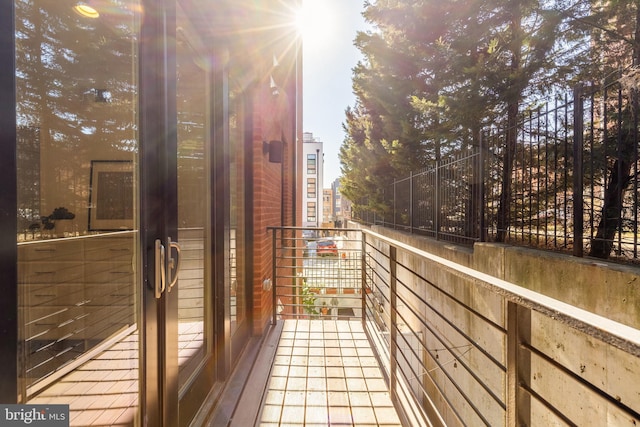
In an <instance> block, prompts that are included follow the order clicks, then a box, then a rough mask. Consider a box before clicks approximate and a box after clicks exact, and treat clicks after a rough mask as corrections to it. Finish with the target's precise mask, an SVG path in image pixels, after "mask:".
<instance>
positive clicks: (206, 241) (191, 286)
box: [169, 10, 213, 425]
mask: <svg viewBox="0 0 640 427" xmlns="http://www.w3.org/2000/svg"><path fill="white" fill-rule="evenodd" d="M205 57H206V56H205V55H204V47H203V46H202V44H201V42H200V41H199V38H198V37H197V35H196V34H195V31H194V30H193V29H192V27H191V26H190V25H189V22H188V21H187V18H186V17H185V15H184V14H183V13H181V11H180V10H179V11H178V27H177V29H176V66H177V67H176V76H177V84H176V98H177V116H178V117H177V139H178V141H177V142H178V145H177V147H178V148H177V151H178V152H177V169H178V170H177V179H178V185H177V190H178V194H177V201H178V216H177V229H178V243H179V244H180V247H181V255H180V269H179V272H178V284H177V285H176V288H177V293H178V313H177V319H178V338H177V341H178V342H177V345H178V352H177V355H178V368H179V369H178V370H179V374H178V386H179V388H180V391H179V393H180V397H181V400H180V403H179V414H180V424H181V425H184V424H186V423H187V422H188V421H189V420H190V419H191V417H192V416H193V412H194V411H195V410H197V408H198V407H199V406H200V405H199V404H200V402H201V401H202V400H203V399H204V398H205V397H206V396H205V395H204V394H203V395H199V396H196V395H194V394H193V393H192V389H201V390H202V389H204V390H205V391H208V390H209V388H210V387H211V384H212V381H213V378H212V377H211V372H212V371H213V370H212V369H205V368H206V367H207V365H206V362H208V363H209V364H211V363H212V360H211V354H212V340H210V339H209V337H211V336H212V335H213V334H212V322H211V321H210V319H211V318H212V313H211V302H210V301H211V295H212V290H211V286H205V284H210V283H211V273H210V271H211V268H210V265H211V262H210V258H211V256H210V250H209V247H210V236H211V225H210V223H211V221H210V216H211V215H210V208H209V206H210V205H211V197H210V192H211V190H210V188H211V185H210V183H209V182H210V179H209V177H210V169H211V165H210V154H209V153H210V147H209V141H210V138H209V133H210V132H209V123H210V120H209V107H208V101H209V97H208V92H209V89H208V86H209V85H208V72H209V68H208V66H207V61H206V60H204V59H203V58H205ZM169 344H170V345H172V344H171V343H169ZM184 396H187V397H186V398H184V399H182V397H184Z"/></svg>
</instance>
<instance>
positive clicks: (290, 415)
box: [280, 406, 305, 426]
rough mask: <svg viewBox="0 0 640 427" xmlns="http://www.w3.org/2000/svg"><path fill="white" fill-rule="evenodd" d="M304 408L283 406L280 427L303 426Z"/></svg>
mask: <svg viewBox="0 0 640 427" xmlns="http://www.w3.org/2000/svg"><path fill="white" fill-rule="evenodd" d="M304 409H305V408H304V406H283V407H282V418H281V419H280V425H283V426H284V425H295V424H299V425H304Z"/></svg>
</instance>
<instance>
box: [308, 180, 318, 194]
mask: <svg viewBox="0 0 640 427" xmlns="http://www.w3.org/2000/svg"><path fill="white" fill-rule="evenodd" d="M316 194H317V193H316V179H315V178H308V179H307V197H308V198H309V199H315V198H316Z"/></svg>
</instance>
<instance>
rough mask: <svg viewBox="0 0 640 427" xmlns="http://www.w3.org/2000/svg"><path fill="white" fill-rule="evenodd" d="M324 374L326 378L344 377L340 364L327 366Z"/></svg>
mask: <svg viewBox="0 0 640 427" xmlns="http://www.w3.org/2000/svg"><path fill="white" fill-rule="evenodd" d="M326 375H327V378H344V377H345V372H344V368H343V367H342V366H327V368H326Z"/></svg>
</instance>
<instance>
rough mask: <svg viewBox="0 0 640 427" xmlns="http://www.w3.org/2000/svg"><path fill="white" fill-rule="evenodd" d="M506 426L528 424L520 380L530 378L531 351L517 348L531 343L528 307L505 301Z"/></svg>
mask: <svg viewBox="0 0 640 427" xmlns="http://www.w3.org/2000/svg"><path fill="white" fill-rule="evenodd" d="M506 310H507V424H506V425H507V427H518V426H522V425H527V426H528V425H531V423H530V420H531V399H530V397H529V393H527V392H523V393H521V392H520V391H519V390H520V384H521V382H524V383H525V386H527V383H529V382H530V379H531V353H530V352H529V351H528V350H522V351H521V349H520V347H521V344H522V342H523V341H524V342H526V343H530V342H531V310H530V309H528V308H525V307H522V306H519V305H518V304H517V303H515V302H511V301H508V302H507V308H506Z"/></svg>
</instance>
